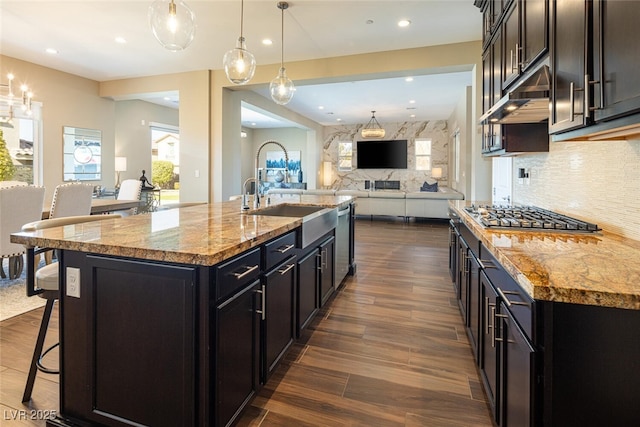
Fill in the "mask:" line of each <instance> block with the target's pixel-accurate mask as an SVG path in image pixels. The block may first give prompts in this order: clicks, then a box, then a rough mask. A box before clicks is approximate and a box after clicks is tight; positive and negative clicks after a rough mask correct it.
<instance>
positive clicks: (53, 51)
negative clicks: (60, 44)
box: [45, 47, 58, 55]
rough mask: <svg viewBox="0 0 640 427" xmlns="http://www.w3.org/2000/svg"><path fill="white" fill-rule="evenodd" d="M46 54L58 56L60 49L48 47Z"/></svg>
mask: <svg viewBox="0 0 640 427" xmlns="http://www.w3.org/2000/svg"><path fill="white" fill-rule="evenodd" d="M45 52H47V53H48V54H50V55H57V54H58V49H54V48H52V47H48V48H46V49H45Z"/></svg>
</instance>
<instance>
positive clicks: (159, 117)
mask: <svg viewBox="0 0 640 427" xmlns="http://www.w3.org/2000/svg"><path fill="white" fill-rule="evenodd" d="M151 122H155V123H162V124H166V125H171V126H176V127H177V126H178V110H176V109H174V108H169V107H163V106H160V105H157V104H152V103H149V102H145V101H140V100H132V101H117V102H116V121H115V136H116V144H115V155H116V156H124V157H126V158H127V171H126V172H122V173H120V181H121V182H122V181H123V180H125V179H130V178H135V179H137V178H139V177H140V175H142V170H145V171H146V174H145V175H146V177H147V178H148V179H149V181H151V182H153V174H152V172H151V130H150V128H149V125H150V123H151ZM143 123H144V124H143Z"/></svg>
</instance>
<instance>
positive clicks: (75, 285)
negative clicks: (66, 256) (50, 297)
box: [67, 267, 80, 298]
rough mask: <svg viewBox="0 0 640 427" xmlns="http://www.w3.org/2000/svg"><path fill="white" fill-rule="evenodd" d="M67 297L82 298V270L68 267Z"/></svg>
mask: <svg viewBox="0 0 640 427" xmlns="http://www.w3.org/2000/svg"><path fill="white" fill-rule="evenodd" d="M67 296H68V297H74V298H80V269H79V268H75V267H67Z"/></svg>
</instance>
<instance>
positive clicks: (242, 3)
mask: <svg viewBox="0 0 640 427" xmlns="http://www.w3.org/2000/svg"><path fill="white" fill-rule="evenodd" d="M240 38H241V39H243V40H244V0H242V1H241V2H240Z"/></svg>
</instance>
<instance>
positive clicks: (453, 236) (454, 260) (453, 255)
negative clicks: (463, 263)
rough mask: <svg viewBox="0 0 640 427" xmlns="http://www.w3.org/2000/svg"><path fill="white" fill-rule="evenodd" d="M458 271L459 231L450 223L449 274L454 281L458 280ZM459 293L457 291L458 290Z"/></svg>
mask: <svg viewBox="0 0 640 427" xmlns="http://www.w3.org/2000/svg"><path fill="white" fill-rule="evenodd" d="M457 272H458V233H457V232H456V229H455V227H454V225H453V223H451V224H450V225H449V275H450V276H451V280H452V281H453V283H455V282H456V273H457ZM456 295H457V292H456Z"/></svg>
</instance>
